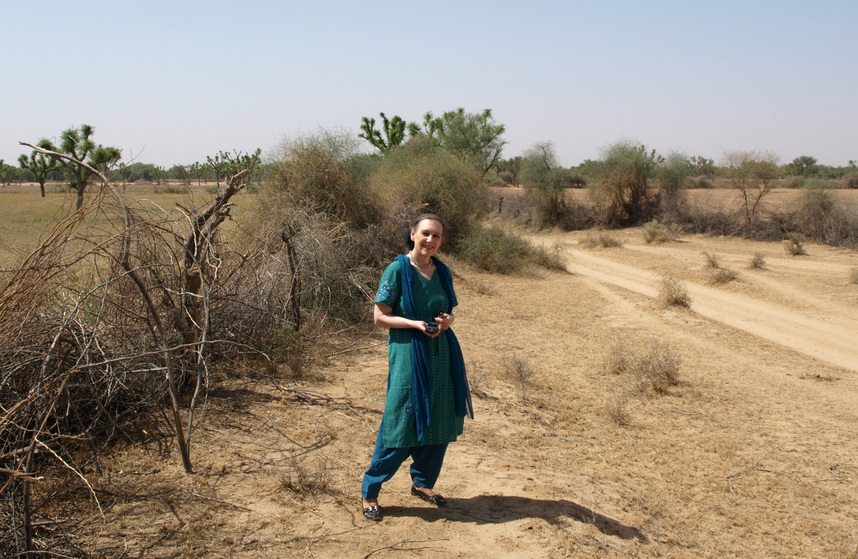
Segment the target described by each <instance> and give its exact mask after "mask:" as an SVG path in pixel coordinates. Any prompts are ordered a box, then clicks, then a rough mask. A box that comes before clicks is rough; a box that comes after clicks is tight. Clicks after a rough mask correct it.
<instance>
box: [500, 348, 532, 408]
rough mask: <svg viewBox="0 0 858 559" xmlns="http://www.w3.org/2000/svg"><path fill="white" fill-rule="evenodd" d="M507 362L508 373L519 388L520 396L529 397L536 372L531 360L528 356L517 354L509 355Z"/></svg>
mask: <svg viewBox="0 0 858 559" xmlns="http://www.w3.org/2000/svg"><path fill="white" fill-rule="evenodd" d="M505 363H506V370H507V374H508V375H509V377H510V379H511V380H512V382H513V384H514V385H515V387H516V388H517V389H518V393H519V396H520V397H521V398H522V399H527V393H528V391H529V389H530V383H531V381H532V379H533V376H534V375H535V374H536V371H535V370H534V369H533V367H532V366H531V365H530V361H529V360H528V359H527V358H526V357H522V356H521V355H517V354H516V355H512V356H511V357H509V358H508V359H507V360H506V361H505Z"/></svg>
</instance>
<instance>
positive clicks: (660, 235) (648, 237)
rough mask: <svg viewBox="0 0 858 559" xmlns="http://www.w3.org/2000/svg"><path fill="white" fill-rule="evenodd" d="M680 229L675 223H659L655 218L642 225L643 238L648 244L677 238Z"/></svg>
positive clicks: (680, 231)
mask: <svg viewBox="0 0 858 559" xmlns="http://www.w3.org/2000/svg"><path fill="white" fill-rule="evenodd" d="M681 233H682V229H681V228H680V227H679V226H678V225H677V224H675V223H670V224H665V223H659V222H658V221H656V220H655V219H653V220H652V221H650V222H649V223H647V224H646V225H644V227H643V238H644V241H646V242H647V243H649V244H661V243H667V242H672V241H677V240H679V235H680V234H681Z"/></svg>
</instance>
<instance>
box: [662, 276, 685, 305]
mask: <svg viewBox="0 0 858 559" xmlns="http://www.w3.org/2000/svg"><path fill="white" fill-rule="evenodd" d="M657 299H658V301H659V303H661V305H662V306H664V307H670V306H676V307H683V308H686V309H687V308H689V307H691V297H690V296H689V295H688V289H686V287H685V284H684V283H682V281H680V280H678V279H676V278H675V277H673V276H671V275H664V276H662V278H661V281H660V282H659V284H658V297H657Z"/></svg>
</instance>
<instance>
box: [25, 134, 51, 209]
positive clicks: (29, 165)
mask: <svg viewBox="0 0 858 559" xmlns="http://www.w3.org/2000/svg"><path fill="white" fill-rule="evenodd" d="M36 145H37V146H39V147H40V148H42V149H47V150H50V151H57V148H56V146H54V144H52V143H51V141H50V140H47V139H41V140H39V143H38V144H36ZM18 164H19V165H20V167H21V168H22V169H27V170H29V171H30V172H31V173H33V176H35V177H36V182H38V183H39V188H40V189H41V191H42V198H44V197H45V183H46V182H48V175H50V174H51V173H52V172H54V171H55V170H56V169H57V168H58V167H59V166H60V163H59V161H57V160H56V159H54V158H52V157H48V156H47V155H45V154H44V153H42V152H39V151H36V150H33V153H31V154H30V157H27V155H26V154H23V153H22V154H21V155H20V156H19V157H18Z"/></svg>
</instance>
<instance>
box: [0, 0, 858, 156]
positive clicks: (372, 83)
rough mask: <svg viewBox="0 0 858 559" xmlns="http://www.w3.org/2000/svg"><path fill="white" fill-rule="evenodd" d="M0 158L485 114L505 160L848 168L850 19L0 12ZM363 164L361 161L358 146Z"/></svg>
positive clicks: (589, 13) (501, 6) (423, 6)
mask: <svg viewBox="0 0 858 559" xmlns="http://www.w3.org/2000/svg"><path fill="white" fill-rule="evenodd" d="M0 8H2V9H1V10H0V14H2V16H0V17H2V21H3V26H2V27H3V31H2V33H0V57H2V67H3V76H4V79H3V82H2V88H1V89H0V100H2V103H0V107H2V108H0V158H2V159H5V160H6V162H7V163H11V164H17V157H18V155H19V154H21V153H24V152H25V151H26V152H28V151H29V150H28V149H25V148H22V146H19V145H18V141H19V140H25V141H31V142H35V141H36V140H38V139H39V138H41V137H44V136H47V137H50V138H54V139H56V137H57V135H58V134H59V133H60V132H61V131H62V130H64V129H66V128H69V127H71V126H78V125H80V124H82V123H87V124H92V125H93V126H95V127H96V133H95V139H96V141H97V142H99V143H103V144H106V145H113V146H116V147H119V148H121V149H122V150H123V156H124V159H125V160H128V159H129V158H130V157H134V158H136V160H137V161H141V162H145V163H156V164H159V165H165V166H168V167H169V166H171V165H173V164H176V163H193V162H194V161H205V157H206V155H213V154H215V153H216V152H217V151H219V150H228V151H232V150H234V149H237V150H242V151H252V150H254V149H256V148H257V147H260V148H262V150H263V152H267V151H269V150H270V149H271V148H273V147H274V146H276V145H277V144H278V143H279V142H280V141H281V140H282V139H283V138H284V137H296V136H298V135H301V134H302V133H309V132H313V131H315V130H317V129H319V128H326V129H345V130H351V131H354V132H355V133H357V132H358V131H359V126H360V121H361V117H362V116H373V117H376V118H377V117H378V113H379V112H380V111H384V112H385V113H386V114H387V115H388V116H392V115H394V114H398V115H400V116H401V117H403V118H404V119H406V120H408V121H422V115H423V114H424V113H425V112H426V111H430V110H431V111H433V112H434V113H435V114H436V115H437V114H440V113H443V112H444V111H446V110H451V109H455V108H457V107H464V108H465V109H466V110H467V111H469V112H478V111H481V110H482V109H485V108H490V109H492V111H493V115H494V117H495V119H496V120H497V121H498V122H500V123H502V124H505V125H506V139H507V140H508V142H509V144H508V145H507V147H506V149H505V151H504V157H511V156H514V155H519V154H521V152H523V151H524V150H526V149H527V148H528V147H530V146H531V145H533V144H534V143H535V142H540V141H552V142H554V145H555V147H556V151H557V155H558V157H559V159H560V162H561V163H562V164H564V165H567V166H568V165H577V164H579V163H581V162H582V161H583V160H584V159H598V158H600V157H601V152H602V149H603V148H604V147H606V146H607V145H609V144H611V143H613V142H616V141H617V140H620V139H631V140H635V141H638V142H641V143H643V144H646V145H647V146H648V147H651V148H655V149H656V150H657V151H659V152H660V153H668V152H670V151H672V150H678V151H684V152H686V153H687V154H689V155H703V156H706V157H711V158H714V159H716V160H717V159H718V158H719V157H720V156H721V154H722V153H723V152H724V151H726V150H737V149H742V150H744V149H760V150H771V151H774V152H776V153H778V154H779V155H780V156H781V158H782V159H783V160H784V161H786V162H788V161H791V160H792V159H793V158H795V157H797V156H799V155H812V156H814V157H816V158H817V159H819V161H820V163H824V164H829V165H846V163H847V161H848V160H850V159H858V40H856V35H855V25H856V22H858V0H820V1H817V2H807V1H802V2H799V1H795V0H778V1H759V0H743V1H732V0H731V1H717V0H709V1H707V2H697V1H693V0H677V1H658V0H654V1H651V2H643V1H640V0H637V1H625V0H623V1H619V0H617V1H612V0H595V1H594V0H589V1H587V2H579V1H572V0H570V1H549V0H529V1H521V2H512V1H502V0H494V1H491V2H489V1H468V0H459V1H456V2H447V1H434V2H419V3H418V2H408V1H407V0H399V1H390V2H381V1H362V2H359V1H333V0H328V1H325V0H315V1H314V0H303V1H301V2H292V1H254V0H242V1H232V2H224V1H217V0H207V1H204V2H203V1H183V0H171V1H168V2H167V1H160V0H147V1H136V2H131V1H121V0H120V1H116V0H113V1H110V2H107V1H89V0H77V1H71V0H63V1H52V0H47V1H42V2H24V1H21V0H14V1H13V0H0ZM367 145H368V144H367Z"/></svg>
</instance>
